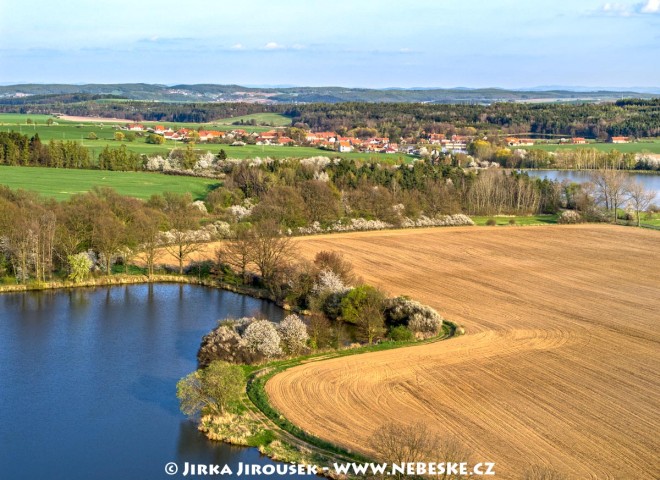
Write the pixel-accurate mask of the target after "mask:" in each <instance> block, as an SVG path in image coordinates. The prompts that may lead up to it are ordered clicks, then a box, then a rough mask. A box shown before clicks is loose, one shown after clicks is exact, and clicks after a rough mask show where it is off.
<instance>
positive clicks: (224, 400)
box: [176, 360, 246, 416]
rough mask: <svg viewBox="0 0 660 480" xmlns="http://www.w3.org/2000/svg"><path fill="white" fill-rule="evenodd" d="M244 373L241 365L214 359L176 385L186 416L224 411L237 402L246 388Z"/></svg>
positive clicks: (181, 406) (177, 394)
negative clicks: (205, 366)
mask: <svg viewBox="0 0 660 480" xmlns="http://www.w3.org/2000/svg"><path fill="white" fill-rule="evenodd" d="M245 386H246V385H245V375H244V374H243V369H241V367H239V366H238V365H231V364H229V363H227V362H221V361H217V360H216V361H214V362H212V363H211V364H210V365H209V366H208V367H207V368H205V369H203V370H197V371H196V372H193V373H191V374H189V375H188V376H186V377H184V378H182V379H181V380H179V381H178V383H177V384H176V396H177V397H178V398H179V402H180V408H181V411H182V412H183V413H185V414H186V415H190V416H192V415H197V414H198V413H202V412H204V413H207V412H208V413H215V414H222V413H223V412H225V411H226V410H227V409H228V407H230V406H231V405H232V404H235V403H237V402H238V400H239V399H240V397H241V395H242V394H243V392H244V391H245Z"/></svg>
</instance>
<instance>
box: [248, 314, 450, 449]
mask: <svg viewBox="0 0 660 480" xmlns="http://www.w3.org/2000/svg"><path fill="white" fill-rule="evenodd" d="M457 329H458V326H457V325H456V324H455V323H453V322H451V321H448V320H443V325H442V333H441V334H440V335H438V336H435V337H433V338H429V339H426V340H421V341H419V340H417V341H416V340H411V341H402V342H393V341H386V342H381V343H379V344H376V345H365V346H362V347H358V348H348V349H344V350H338V351H326V352H319V353H315V354H313V355H306V356H302V357H296V358H293V359H286V360H280V361H275V362H271V363H269V364H267V365H266V366H259V367H258V369H257V370H254V368H250V367H247V368H246V370H247V373H248V382H247V396H248V398H249V399H250V401H251V402H252V403H253V404H254V406H255V407H256V408H257V409H258V410H259V411H260V412H261V413H263V414H264V415H265V416H266V417H267V418H268V419H269V420H271V421H272V422H273V423H274V424H275V425H276V426H277V427H278V428H280V429H281V430H283V431H285V432H287V433H289V434H291V435H293V436H294V437H295V438H297V439H298V440H301V441H303V442H305V443H307V444H309V445H312V446H314V447H316V448H319V449H321V450H323V451H324V452H325V453H327V454H330V455H335V456H336V455H339V456H341V457H343V458H344V459H349V460H354V461H359V462H365V461H370V459H369V458H368V457H366V456H364V455H362V454H360V453H358V452H355V451H352V450H349V449H346V448H342V447H340V446H339V445H335V444H334V443H332V442H328V441H326V440H323V439H321V438H319V437H317V436H314V435H312V434H310V433H309V432H307V431H305V430H304V429H302V428H300V427H299V426H297V425H295V424H294V423H293V422H291V421H290V420H288V419H287V418H286V417H285V416H284V415H283V414H282V413H281V412H279V411H278V410H277V409H276V408H275V407H274V406H273V405H272V404H271V403H270V400H269V398H268V393H267V392H266V384H267V383H268V381H269V380H270V379H271V378H273V377H274V376H275V375H277V374H279V373H282V372H284V371H286V370H288V369H290V368H293V367H297V366H300V365H303V364H307V363H310V362H318V361H324V360H329V359H331V358H341V357H347V356H354V355H361V354H365V353H371V352H381V351H386V350H394V349H399V348H411V347H415V346H419V345H426V344H429V343H436V342H439V341H442V340H447V339H449V338H452V337H453V336H455V335H457V334H458V333H457Z"/></svg>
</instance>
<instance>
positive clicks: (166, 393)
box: [0, 284, 310, 480]
mask: <svg viewBox="0 0 660 480" xmlns="http://www.w3.org/2000/svg"><path fill="white" fill-rule="evenodd" d="M283 313H284V312H283V310H281V309H280V308H278V307H276V306H274V305H273V304H271V303H267V302H264V301H261V300H257V299H254V298H250V297H247V296H243V295H238V294H235V293H231V292H226V291H222V290H215V289H210V288H205V287H199V286H194V285H175V284H156V285H130V286H119V287H109V288H97V289H74V290H60V291H50V292H39V293H12V294H2V295H0V445H1V448H0V478H7V479H12V480H16V479H62V480H64V479H66V480H75V479H85V480H87V479H90V478H94V479H113V480H116V479H123V480H130V479H152V478H183V476H182V475H181V473H182V468H183V464H184V462H190V463H197V464H209V463H211V464H220V465H224V464H227V465H229V466H230V468H232V470H233V471H234V472H235V471H236V466H237V465H238V463H239V462H244V463H252V464H262V465H265V464H272V463H273V462H272V461H270V460H269V459H268V458H265V457H262V456H261V455H260V454H259V452H258V451H257V450H256V449H253V448H240V447H231V446H229V445H225V444H222V443H217V442H211V441H209V440H207V439H206V438H205V437H204V436H203V435H202V434H200V433H199V432H198V431H197V428H196V425H195V424H194V423H193V422H192V421H190V420H188V419H186V418H185V417H184V416H183V414H181V413H180V412H179V408H178V400H177V398H176V387H175V386H176V382H177V381H178V380H179V379H180V378H181V377H183V376H185V375H186V374H188V373H190V372H191V371H193V370H195V368H196V365H197V362H196V354H197V349H198V347H199V344H200V341H201V338H202V336H203V335H204V334H206V333H207V332H208V331H210V330H211V329H212V328H213V327H214V326H215V325H216V321H217V320H218V319H224V318H228V317H242V316H247V315H250V316H253V315H258V314H261V315H264V316H266V317H268V318H270V319H273V320H281V318H282V317H283ZM168 462H176V463H177V464H179V467H180V468H179V474H178V475H175V476H168V475H166V474H165V470H164V469H165V465H166V464H167V463H168ZM223 478H236V477H227V476H223ZM253 478H254V477H253ZM271 478H273V477H271ZM287 478H310V477H309V476H305V477H294V476H287Z"/></svg>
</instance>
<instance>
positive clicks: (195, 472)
mask: <svg viewBox="0 0 660 480" xmlns="http://www.w3.org/2000/svg"><path fill="white" fill-rule="evenodd" d="M168 465H170V464H168ZM333 470H334V473H336V474H341V475H369V474H370V475H400V474H404V475H445V474H447V475H476V476H479V475H481V476H493V475H495V464H494V463H492V462H481V463H476V464H474V465H470V464H468V463H466V462H438V463H427V462H408V463H393V464H389V463H343V464H342V463H335V464H333V466H332V467H323V468H320V467H317V466H315V465H300V464H276V465H256V464H249V463H242V462H240V463H239V464H238V465H237V466H236V467H234V468H232V467H230V466H229V465H214V464H193V463H188V462H186V463H185V464H184V468H183V471H182V472H181V475H183V476H184V477H187V476H216V475H217V476H223V475H237V476H245V477H250V476H277V475H318V474H323V473H327V472H330V471H333ZM166 471H167V468H166ZM168 473H169V474H170V475H173V474H175V473H176V469H175V470H174V471H171V472H169V471H168Z"/></svg>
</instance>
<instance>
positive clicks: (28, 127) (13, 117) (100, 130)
mask: <svg viewBox="0 0 660 480" xmlns="http://www.w3.org/2000/svg"><path fill="white" fill-rule="evenodd" d="M260 115H269V116H272V115H275V114H260ZM277 116H278V117H282V116H281V115H277ZM28 118H29V119H30V120H32V122H33V123H32V124H27V119H28ZM49 118H51V119H53V121H54V123H53V124H52V125H47V124H46V122H47V121H48V119H49ZM236 118H246V117H236ZM282 118H286V117H282ZM234 120H235V119H234ZM220 121H221V120H218V121H217V122H220ZM217 122H212V123H203V124H199V123H196V124H195V123H176V124H175V123H171V122H140V123H142V124H143V125H156V124H157V125H165V126H170V127H172V128H182V127H183V128H189V129H195V130H196V129H197V128H199V127H200V126H202V127H204V128H206V129H216V130H232V129H234V128H241V129H243V130H246V131H248V132H261V131H265V130H268V129H269V127H255V126H250V125H241V126H238V127H236V126H230V125H221V124H219V123H217ZM126 123H129V121H126V122H120V123H118V122H108V123H95V122H82V123H81V122H69V121H66V120H62V119H58V118H53V117H52V116H50V115H25V114H13V113H12V114H0V131H4V132H8V131H16V132H19V133H22V134H23V135H28V136H32V135H34V134H35V133H38V134H39V138H41V140H42V141H43V142H48V141H50V140H75V141H77V142H80V143H82V144H83V145H84V146H85V147H87V148H89V149H90V150H91V152H92V155H93V157H98V154H99V153H100V152H101V150H103V149H104V148H105V147H106V145H107V146H110V147H111V148H113V147H119V146H120V145H122V144H125V145H126V147H127V148H128V149H129V150H132V151H134V152H136V153H139V154H144V155H149V156H152V155H163V156H167V154H168V152H169V151H170V150H171V149H172V148H175V147H181V148H185V146H186V144H184V143H183V142H176V141H173V140H167V141H166V142H165V143H164V144H162V145H152V144H149V143H145V138H146V135H147V133H146V132H136V133H141V134H142V135H143V136H142V137H139V136H136V138H135V140H133V141H132V142H128V141H126V140H124V141H123V142H118V141H116V140H115V139H114V135H115V132H116V131H117V130H116V128H115V126H117V125H122V126H123V125H125V124H126ZM91 133H94V135H96V137H97V138H96V139H95V140H90V139H89V136H90V134H91ZM123 133H126V132H123ZM195 149H196V150H198V151H199V152H207V151H209V152H212V153H218V152H219V151H220V150H221V149H223V150H224V151H225V152H226V153H227V156H228V157H229V158H254V157H262V158H263V157H271V158H290V157H313V156H317V155H323V156H329V157H341V158H352V159H355V160H368V161H373V162H389V163H395V162H398V161H403V162H409V161H411V160H413V159H414V158H415V157H413V156H412V155H405V154H394V155H387V154H384V153H357V152H352V153H341V154H340V153H337V152H330V151H324V150H320V149H318V148H313V147H290V146H279V145H245V146H243V147H238V146H237V147H232V146H230V145H224V144H213V143H198V144H196V145H195Z"/></svg>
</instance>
